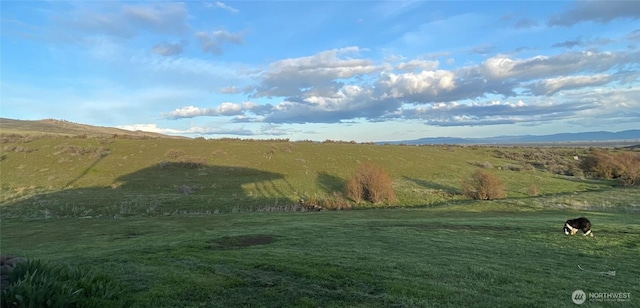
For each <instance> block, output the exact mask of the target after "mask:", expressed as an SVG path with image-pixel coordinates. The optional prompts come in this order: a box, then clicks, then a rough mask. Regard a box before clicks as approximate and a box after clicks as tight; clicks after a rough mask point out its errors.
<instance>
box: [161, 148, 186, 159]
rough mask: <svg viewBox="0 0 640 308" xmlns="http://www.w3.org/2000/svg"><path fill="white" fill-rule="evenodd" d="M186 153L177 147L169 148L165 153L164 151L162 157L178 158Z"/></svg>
mask: <svg viewBox="0 0 640 308" xmlns="http://www.w3.org/2000/svg"><path fill="white" fill-rule="evenodd" d="M185 155H187V153H186V152H185V151H183V150H178V149H169V150H168V151H167V152H166V153H164V157H166V158H169V159H178V158H180V157H181V156H185Z"/></svg>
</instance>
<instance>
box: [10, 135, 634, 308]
mask: <svg viewBox="0 0 640 308" xmlns="http://www.w3.org/2000/svg"><path fill="white" fill-rule="evenodd" d="M2 146H3V148H2V152H1V153H0V157H1V159H0V171H1V175H2V182H1V185H0V187H1V189H2V190H1V192H2V199H1V210H2V212H1V214H0V218H1V219H2V220H1V225H0V231H1V243H0V244H1V246H0V249H1V252H2V254H11V255H18V256H24V257H27V258H34V259H42V260H46V261H49V262H54V263H56V264H68V265H72V266H76V267H79V268H92V269H94V270H96V271H98V272H101V273H106V274H108V275H110V276H112V277H113V278H115V279H116V280H117V281H119V282H120V283H121V284H122V286H123V287H124V289H125V290H126V291H125V292H124V293H123V294H122V296H121V298H120V301H119V302H114V304H119V305H121V306H126V307H238V306H242V307H245V306H249V307H285V306H294V307H470V306H481V307H514V306H518V307H520V306H527V307H567V306H573V305H574V303H573V302H572V301H571V294H572V292H573V291H575V290H577V289H581V290H584V291H585V292H587V293H590V292H592V293H620V292H622V293H631V299H630V300H629V301H625V302H598V301H595V300H593V301H587V302H586V303H585V304H584V305H583V306H587V307H597V306H611V307H623V306H624V307H626V306H640V299H639V297H640V280H639V279H638V278H639V277H640V267H638V265H637V260H638V256H639V255H640V247H639V246H640V203H639V201H638V200H640V190H638V189H637V188H620V187H615V185H614V182H612V181H603V180H593V179H583V178H580V177H571V176H560V175H555V174H552V173H550V172H548V171H546V170H544V169H543V168H540V167H535V168H530V169H522V170H520V171H514V170H513V169H514V168H511V167H513V166H524V165H525V164H526V163H527V162H524V161H514V160H508V159H504V158H499V157H498V156H496V155H495V152H496V149H494V148H490V147H455V146H429V147H409V146H381V145H364V144H346V143H310V142H285V141H252V142H247V141H244V142H243V141H235V140H217V141H213V140H169V139H151V140H127V139H107V138H35V139H30V140H28V142H24V141H21V140H19V139H16V140H10V141H7V142H4V143H3V144H2ZM502 150H504V149H502ZM507 150H509V151H522V149H507ZM555 151H557V152H558V153H560V154H562V155H564V156H566V159H567V161H571V160H572V159H573V155H574V154H579V155H581V154H582V153H584V149H557V150H555ZM365 161H366V162H373V163H376V164H377V165H380V166H382V167H383V168H385V169H386V170H387V171H388V172H389V174H390V175H391V177H392V178H393V183H394V188H395V190H396V193H397V194H398V202H397V204H395V205H393V206H389V205H372V204H361V205H359V206H357V207H356V209H354V210H351V211H323V212H292V211H286V209H289V207H288V206H289V205H294V204H296V202H297V200H298V199H299V198H301V197H302V198H304V197H311V196H316V197H325V196H330V195H331V194H332V193H333V192H335V191H341V190H342V188H343V185H344V183H345V181H346V179H347V178H348V177H349V176H350V175H351V174H352V172H353V170H354V169H355V167H356V166H357V164H358V162H365ZM185 162H186V163H187V164H186V165H185V164H184V163H185ZM193 162H197V166H196V167H190V166H189V165H188V163H193ZM478 162H481V163H483V164H484V162H488V163H489V164H490V165H491V166H492V167H491V168H490V169H487V170H489V171H490V172H491V173H493V174H495V175H496V176H498V177H500V178H501V179H502V180H503V181H504V182H505V184H506V187H507V194H508V198H507V199H504V200H497V201H472V200H468V199H467V198H465V197H463V196H462V195H460V182H461V180H462V179H464V178H465V177H467V176H469V175H470V174H471V173H473V171H474V170H477V169H479V168H481V167H478V165H479V164H478ZM502 166H511V167H510V168H503V167H502ZM499 167H500V168H499ZM532 184H535V185H536V186H537V187H538V189H539V194H538V195H537V196H531V195H530V194H529V193H528V192H527V190H528V188H529V187H530V186H531V185H532ZM582 215H584V216H587V217H589V219H591V221H592V223H593V225H594V226H593V230H594V233H595V237H593V238H589V237H583V236H573V237H571V236H565V235H564V234H563V233H562V230H561V229H562V224H563V223H564V221H565V220H566V219H568V218H575V217H578V216H582ZM578 265H580V266H581V267H582V268H583V269H585V270H587V271H585V270H583V269H580V268H578ZM611 271H615V276H612V275H607V273H608V272H611ZM594 272H598V273H594Z"/></svg>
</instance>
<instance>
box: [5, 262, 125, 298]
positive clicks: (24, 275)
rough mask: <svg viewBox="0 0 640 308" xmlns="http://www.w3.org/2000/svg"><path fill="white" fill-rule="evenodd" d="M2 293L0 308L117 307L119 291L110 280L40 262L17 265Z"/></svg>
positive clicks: (105, 277)
mask: <svg viewBox="0 0 640 308" xmlns="http://www.w3.org/2000/svg"><path fill="white" fill-rule="evenodd" d="M8 276H9V285H8V286H7V288H6V289H4V290H2V294H1V295H2V296H1V297H2V299H1V301H0V303H1V304H2V307H118V306H124V304H123V302H122V301H121V299H120V296H121V295H122V293H123V289H122V288H121V287H120V285H119V284H118V283H117V282H116V281H115V280H113V279H112V278H110V277H108V276H105V275H99V274H95V273H93V272H91V271H84V270H81V269H79V268H75V267H69V266H64V265H54V264H50V263H45V262H42V261H40V260H27V261H25V262H23V263H19V264H17V265H16V266H15V267H14V268H13V270H11V272H10V273H9V275H8Z"/></svg>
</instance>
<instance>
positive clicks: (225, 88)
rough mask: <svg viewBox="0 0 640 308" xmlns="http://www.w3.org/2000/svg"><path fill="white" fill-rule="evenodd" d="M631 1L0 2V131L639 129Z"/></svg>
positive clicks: (639, 14)
mask: <svg viewBox="0 0 640 308" xmlns="http://www.w3.org/2000/svg"><path fill="white" fill-rule="evenodd" d="M639 18H640V4H638V2H634V1H557V2H529V1H528V2H483V1H449V2H439V1H400V2H390V1H388V2H381V1H347V2H329V1H295V2H274V1H225V2H215V1H211V2H195V1H188V2H129V1H127V2H57V1H56V2H3V3H2V9H1V22H2V24H1V26H2V28H1V29H2V30H1V39H2V53H1V62H0V64H1V73H2V74H1V75H0V90H1V93H0V99H1V105H2V109H1V110H0V112H1V116H2V117H6V118H15V119H23V120H38V119H45V118H54V119H65V120H69V121H73V122H79V123H86V124H90V125H98V126H113V127H119V128H124V129H131V130H144V131H151V132H158V133H163V134H175V135H185V136H189V137H197V136H204V137H207V138H217V137H234V138H235V137H240V138H245V137H246V138H254V139H255V138H289V139H292V140H303V139H308V140H325V139H332V140H356V141H365V142H366V141H379V140H389V141H391V140H407V139H414V138H424V137H440V136H447V137H470V138H473V137H491V136H500V135H524V134H532V135H542V134H553V133H564V132H585V131H599V130H603V131H622V130H628V129H638V128H640V124H638V123H640V99H639V98H640V79H639V78H640V50H639V47H640V21H639Z"/></svg>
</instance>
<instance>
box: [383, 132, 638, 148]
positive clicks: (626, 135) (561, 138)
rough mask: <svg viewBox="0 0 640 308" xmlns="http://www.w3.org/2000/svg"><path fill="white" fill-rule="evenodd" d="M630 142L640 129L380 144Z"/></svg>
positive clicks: (636, 138)
mask: <svg viewBox="0 0 640 308" xmlns="http://www.w3.org/2000/svg"><path fill="white" fill-rule="evenodd" d="M614 140H629V141H634V140H635V141H636V142H637V143H640V129H630V130H624V131H619V132H608V131H593V132H580V133H557V134H549V135H514V136H496V137H487V138H459V137H427V138H419V139H411V140H401V141H387V142H378V143H385V144H410V145H421V144H518V143H556V142H604V141H614Z"/></svg>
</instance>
